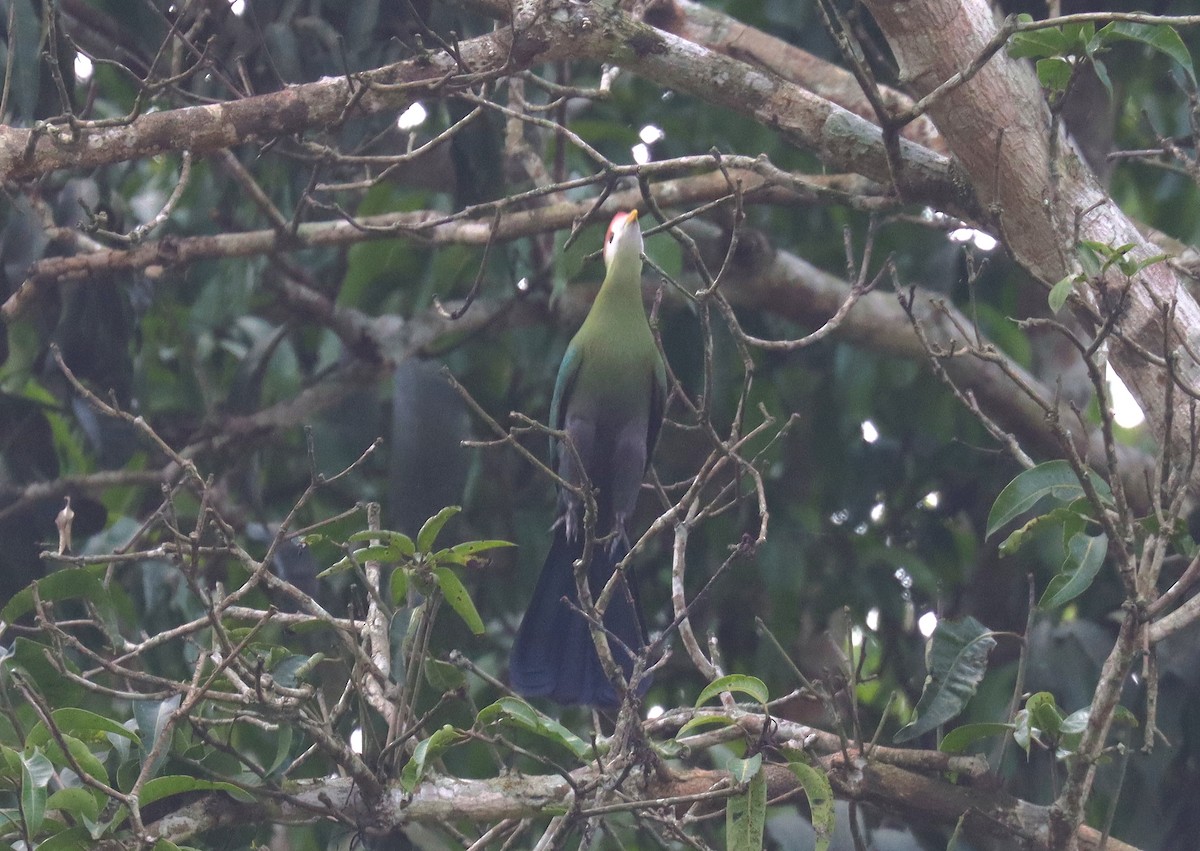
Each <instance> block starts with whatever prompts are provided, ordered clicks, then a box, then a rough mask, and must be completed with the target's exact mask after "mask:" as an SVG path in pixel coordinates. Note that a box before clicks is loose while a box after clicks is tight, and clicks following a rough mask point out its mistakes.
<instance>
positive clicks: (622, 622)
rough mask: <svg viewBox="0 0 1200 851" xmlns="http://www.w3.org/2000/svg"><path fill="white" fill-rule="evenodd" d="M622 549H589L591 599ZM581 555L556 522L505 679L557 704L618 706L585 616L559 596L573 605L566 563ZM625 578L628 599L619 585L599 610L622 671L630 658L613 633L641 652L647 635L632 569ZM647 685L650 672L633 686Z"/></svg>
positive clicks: (575, 596)
mask: <svg viewBox="0 0 1200 851" xmlns="http://www.w3.org/2000/svg"><path fill="white" fill-rule="evenodd" d="M624 549H625V548H624V547H617V548H616V549H615V551H610V549H609V548H608V547H607V546H604V545H599V546H596V547H595V548H594V549H593V550H592V560H591V563H590V564H589V566H588V586H589V587H590V588H591V592H592V597H593V600H594V599H595V598H596V597H597V596H598V595H599V594H600V592H601V591H602V590H603V589H604V586H605V584H606V583H607V582H608V578H609V577H610V576H612V572H613V569H614V568H615V567H616V565H617V564H618V563H619V562H620V561H621V559H622V558H624V557H625V552H624ZM582 555H583V541H582V540H579V541H571V540H568V538H567V535H566V531H565V529H564V527H563V525H562V524H560V525H559V526H558V527H557V528H556V529H555V532H554V543H553V544H552V545H551V547H550V552H549V554H548V555H547V556H546V563H545V564H544V565H543V566H542V573H541V576H540V577H539V578H538V583H537V587H536V588H535V589H534V592H533V597H532V599H531V600H530V601H529V607H528V608H527V609H526V610H525V617H524V618H522V620H521V628H520V629H519V630H518V631H517V638H516V641H515V642H514V643H513V649H512V655H511V657H510V659H509V680H510V682H511V683H512V687H513V689H514V690H515V691H516V692H517V693H518V694H523V695H525V696H526V697H549V698H550V699H551V700H554V701H555V702H556V703H561V704H583V705H588V706H602V707H613V706H616V705H617V695H616V691H615V690H614V689H613V687H612V683H610V682H609V681H608V678H607V677H606V676H605V675H604V668H603V666H602V665H601V664H600V657H599V656H597V655H596V647H595V645H594V644H593V642H592V635H591V632H590V631H589V629H588V623H587V620H586V619H584V617H583V615H581V614H580V613H579V612H578V611H576V610H575V609H572V608H571V607H570V606H568V605H567V604H566V603H565V602H563V598H564V597H565V598H567V599H568V600H570V601H571V602H572V604H574V605H575V606H578V599H579V595H578V594H576V591H575V573H574V568H573V564H574V562H575V561H576V560H577V559H579V558H580V557H581V556H582ZM626 580H627V581H628V583H629V588H630V591H631V592H632V597H633V601H632V603H631V602H630V595H627V594H626V593H625V590H624V589H623V588H617V589H616V592H615V593H614V594H613V597H612V601H611V602H610V603H609V605H608V609H607V610H606V611H605V613H604V625H605V627H606V628H607V629H608V631H609V633H610V641H609V647H610V648H611V649H612V654H613V658H614V659H616V660H617V662H618V664H620V666H621V668H622V670H623V671H624V672H625V676H626V677H629V676H630V674H631V673H632V672H633V661H634V660H633V658H632V657H631V656H630V655H629V654H628V653H626V652H625V651H624V650H623V649H622V648H621V646H620V645H619V644H618V643H617V642H616V641H612V640H611V638H612V636H616V637H617V638H619V639H620V640H621V641H622V642H624V644H625V645H626V646H627V647H629V648H630V649H631V650H632V651H633V652H635V653H637V652H640V651H641V649H642V647H643V646H644V645H645V643H646V638H645V629H644V627H643V626H642V618H641V613H640V612H639V611H638V598H637V591H636V589H635V586H634V582H633V576H632V575H631V574H630V572H628V571H627V572H626ZM649 685H650V680H649V678H648V677H647V678H645V679H643V680H642V684H641V687H640V688H639V692H644V691H645V689H646V688H648V687H649Z"/></svg>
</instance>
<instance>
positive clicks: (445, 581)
mask: <svg viewBox="0 0 1200 851" xmlns="http://www.w3.org/2000/svg"><path fill="white" fill-rule="evenodd" d="M433 575H434V576H435V577H437V584H438V587H439V588H441V589H442V595H443V596H444V597H445V598H446V602H447V603H449V604H450V608H452V609H454V611H455V612H457V613H458V616H459V617H460V618H462V619H463V622H464V623H466V625H467V628H468V629H470V630H471V632H473V633H475V634H476V635H483V632H484V630H483V619H482V618H480V617H479V612H478V611H477V610H476V609H475V604H474V603H473V602H472V601H471V595H470V594H468V593H467V589H466V588H465V587H464V586H463V584H462V580H460V579H459V578H458V577H457V576H456V575H455V573H454V571H453V570H451V569H450V568H448V567H435V568H434V569H433Z"/></svg>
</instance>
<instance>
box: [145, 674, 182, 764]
mask: <svg viewBox="0 0 1200 851" xmlns="http://www.w3.org/2000/svg"><path fill="white" fill-rule="evenodd" d="M181 699H182V698H181V695H178V694H177V695H174V696H172V697H168V698H166V699H165V700H161V701H158V700H135V701H134V702H133V717H134V719H135V720H136V721H137V728H138V733H139V734H140V735H141V737H142V742H143V750H144V751H145V753H146V755H149V753H150V752H151V751H152V750H153V749H154V745H155V744H156V743H157V742H158V737H159V735H160V734H161V733H162V731H163V729H164V727H165V726H166V724H167V722H168V721H169V720H170V719H171V714H172V713H173V712H174V711H175V710H176V709H178V708H179V704H180V701H181ZM170 750H171V749H170V748H162V749H161V750H160V751H159V753H158V758H157V759H155V761H154V764H153V765H152V766H151V769H150V776H151V777H153V776H154V775H155V774H157V773H158V770H159V769H160V768H162V765H163V763H164V762H165V761H166V759H167V754H168V753H169V752H170Z"/></svg>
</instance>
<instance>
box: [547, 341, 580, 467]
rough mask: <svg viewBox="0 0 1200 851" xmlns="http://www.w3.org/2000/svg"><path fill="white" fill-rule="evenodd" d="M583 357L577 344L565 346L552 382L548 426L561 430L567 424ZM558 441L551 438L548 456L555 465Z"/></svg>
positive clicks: (557, 454) (558, 450) (556, 462)
mask: <svg viewBox="0 0 1200 851" xmlns="http://www.w3.org/2000/svg"><path fill="white" fill-rule="evenodd" d="M582 362H583V358H582V355H581V352H580V349H579V347H578V346H576V345H574V343H573V342H572V344H571V345H569V346H567V353H566V354H565V355H563V360H562V365H561V366H560V367H559V368H558V378H557V380H556V381H555V382H554V396H553V397H552V398H551V400H550V428H552V429H556V430H558V431H562V430H563V429H564V428H566V425H567V408H568V407H570V403H571V391H572V390H574V389H575V379H577V378H578V377H579V366H580V364H581V363H582ZM560 451H561V450H560V447H559V442H558V441H557V440H553V439H551V441H550V458H551V461H552V462H553V463H554V465H555V466H556V467H557V464H558V460H559V457H558V456H559V452H560Z"/></svg>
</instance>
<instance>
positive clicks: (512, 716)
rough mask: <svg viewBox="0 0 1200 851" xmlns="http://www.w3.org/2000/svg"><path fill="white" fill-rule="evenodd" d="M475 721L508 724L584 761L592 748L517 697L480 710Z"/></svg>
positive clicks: (481, 723)
mask: <svg viewBox="0 0 1200 851" xmlns="http://www.w3.org/2000/svg"><path fill="white" fill-rule="evenodd" d="M476 722H477V723H478V724H480V725H481V726H483V727H490V726H492V725H494V724H508V725H511V726H514V727H517V728H519V729H521V730H525V731H527V732H530V733H533V734H534V735H536V736H540V737H542V738H544V739H549V740H550V741H552V742H555V743H556V744H559V745H562V746H563V747H564V748H566V749H567V750H569V751H570V752H571V753H573V754H574V755H575V757H576V758H577V759H587V758H589V757H590V756H591V754H592V747H591V745H588V744H587V743H586V742H584V741H583V739H581V738H579V737H578V736H576V735H575V734H574V733H572V732H571V731H570V730H568V729H567V728H566V727H564V726H563V725H562V724H560V723H558V722H557V721H555V720H554V719H553V718H549V717H547V716H545V715H542V714H541V713H540V712H538V711H537V710H536V709H534V708H533V707H532V706H530V705H529V704H528V703H526V702H525V701H523V700H521V699H520V698H516V697H502V698H500V699H499V700H497V701H496V702H495V703H493V704H491V705H490V706H485V707H484V708H483V709H481V710H479V715H478V716H477V717H476Z"/></svg>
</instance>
